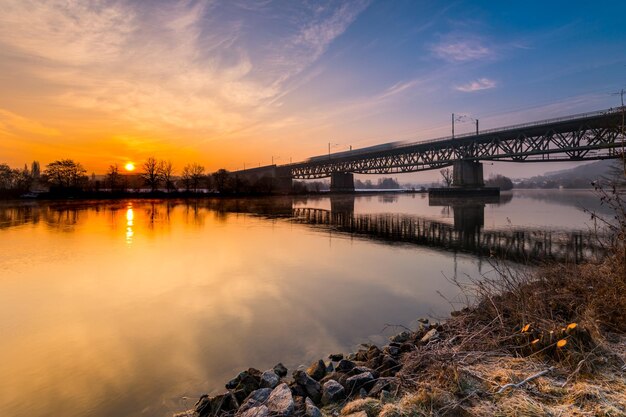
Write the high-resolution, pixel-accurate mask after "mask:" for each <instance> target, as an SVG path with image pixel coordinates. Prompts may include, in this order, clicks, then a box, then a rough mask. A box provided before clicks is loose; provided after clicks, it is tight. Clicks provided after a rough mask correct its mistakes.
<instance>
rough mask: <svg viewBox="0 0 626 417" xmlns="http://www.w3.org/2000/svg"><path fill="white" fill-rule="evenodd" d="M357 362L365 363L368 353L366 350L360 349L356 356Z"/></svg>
mask: <svg viewBox="0 0 626 417" xmlns="http://www.w3.org/2000/svg"><path fill="white" fill-rule="evenodd" d="M354 355H355V360H357V361H359V362H365V361H366V360H367V351H366V350H364V349H359V351H358V352H356V353H355V354H354Z"/></svg>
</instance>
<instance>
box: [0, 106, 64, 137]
mask: <svg viewBox="0 0 626 417" xmlns="http://www.w3.org/2000/svg"><path fill="white" fill-rule="evenodd" d="M2 133H4V134H6V135H11V136H18V135H20V134H21V135H23V134H33V135H36V136H59V135H60V132H59V131H58V130H57V129H55V128H53V127H49V126H46V125H44V124H42V123H40V122H38V121H36V120H32V119H29V118H27V117H24V116H20V115H19V114H16V113H13V112H10V111H8V110H5V109H0V134H2Z"/></svg>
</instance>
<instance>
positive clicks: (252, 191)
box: [0, 157, 624, 199]
mask: <svg viewBox="0 0 626 417" xmlns="http://www.w3.org/2000/svg"><path fill="white" fill-rule="evenodd" d="M617 162H619V161H617ZM617 162H614V163H613V164H612V165H611V166H610V167H609V170H608V171H606V173H607V175H605V176H604V178H607V179H608V178H610V179H611V180H615V179H616V178H617V179H618V182H619V177H620V175H619V174H620V173H621V170H620V166H619V165H621V163H617ZM591 165H593V164H590V165H589V166H591ZM440 173H441V176H442V180H441V183H443V185H444V186H451V185H452V169H451V168H445V169H442V170H440ZM590 178H591V176H589V175H588V176H586V177H576V176H571V175H567V174H561V175H551V176H536V177H532V178H530V179H526V180H517V181H513V180H512V179H511V178H508V177H506V176H504V175H492V176H490V177H489V178H487V179H486V180H485V185H486V186H488V187H498V188H500V190H501V191H508V190H511V189H513V188H521V189H524V188H540V189H554V188H565V189H569V188H574V189H581V188H591V181H590ZM276 182H277V181H276V179H275V178H273V177H271V176H270V175H267V174H265V175H256V176H255V175H253V174H252V175H250V174H247V175H245V176H243V175H238V174H237V173H233V172H229V171H227V170H225V169H219V170H217V171H216V172H213V173H209V172H207V171H206V170H205V167H204V166H202V165H200V164H197V163H190V164H187V165H185V166H184V167H182V169H177V168H176V167H174V165H173V164H172V162H170V161H166V160H157V159H156V158H154V157H150V158H148V159H147V160H146V161H145V162H144V163H143V164H141V165H140V166H138V167H137V171H132V172H129V171H125V170H124V169H123V168H120V167H119V166H118V165H117V164H113V165H110V166H109V168H108V169H107V171H106V173H105V174H100V175H96V174H95V173H91V174H88V172H87V170H86V169H85V168H84V167H83V165H82V164H81V163H80V162H76V161H74V160H72V159H60V160H57V161H53V162H51V163H49V164H47V165H46V166H45V167H41V166H40V164H39V162H38V161H33V162H32V163H31V164H30V165H28V164H24V166H23V167H22V168H12V167H10V166H9V165H7V164H5V163H0V198H5V199H6V198H20V197H21V198H35V197H39V198H68V197H79V198H124V197H129V196H132V197H143V196H145V197H160V198H171V197H175V198H177V197H187V196H194V197H197V196H208V195H210V196H215V195H269V194H273V193H274V192H275V191H276V189H277V186H276ZM623 182H624V181H623V180H621V183H623ZM441 183H439V184H437V183H433V184H431V185H432V186H439V185H441ZM622 185H623V184H622ZM354 186H355V189H357V190H412V191H416V190H420V191H425V190H426V189H427V188H428V185H425V184H402V185H401V184H400V183H399V182H398V179H397V178H379V179H378V180H377V182H373V181H371V180H369V179H367V180H360V179H357V178H355V180H354ZM329 187H330V183H329V181H328V180H315V181H297V180H296V181H293V185H292V191H291V192H292V193H293V194H308V193H320V192H325V191H328V190H329Z"/></svg>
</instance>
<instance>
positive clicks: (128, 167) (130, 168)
mask: <svg viewBox="0 0 626 417" xmlns="http://www.w3.org/2000/svg"><path fill="white" fill-rule="evenodd" d="M124 169H125V170H126V171H134V170H135V164H133V163H132V162H127V163H126V165H124Z"/></svg>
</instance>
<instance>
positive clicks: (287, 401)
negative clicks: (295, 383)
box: [266, 382, 294, 416]
mask: <svg viewBox="0 0 626 417" xmlns="http://www.w3.org/2000/svg"><path fill="white" fill-rule="evenodd" d="M266 405H267V408H268V410H269V411H270V413H272V414H280V415H283V416H290V415H291V414H292V413H293V410H294V401H293V396H292V395H291V390H290V389H289V386H287V384H285V383H284V382H283V383H282V384H280V385H279V386H277V387H276V388H274V390H273V391H272V393H271V394H270V396H269V398H268V399H267V402H266Z"/></svg>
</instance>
